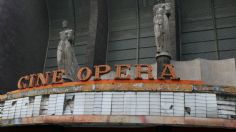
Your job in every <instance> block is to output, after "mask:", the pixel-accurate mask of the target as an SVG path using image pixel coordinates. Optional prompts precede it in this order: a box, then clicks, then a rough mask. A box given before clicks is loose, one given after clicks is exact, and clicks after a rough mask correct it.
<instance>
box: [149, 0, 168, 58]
mask: <svg viewBox="0 0 236 132" xmlns="http://www.w3.org/2000/svg"><path fill="white" fill-rule="evenodd" d="M153 12H154V18H153V23H154V33H155V42H156V48H157V54H160V53H161V52H167V45H168V44H169V43H170V31H169V16H170V4H169V3H161V4H157V5H155V6H154V7H153Z"/></svg>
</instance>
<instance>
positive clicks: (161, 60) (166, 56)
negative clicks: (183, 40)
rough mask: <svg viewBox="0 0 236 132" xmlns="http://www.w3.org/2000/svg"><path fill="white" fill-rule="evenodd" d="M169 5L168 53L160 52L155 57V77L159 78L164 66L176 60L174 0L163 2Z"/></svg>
mask: <svg viewBox="0 0 236 132" xmlns="http://www.w3.org/2000/svg"><path fill="white" fill-rule="evenodd" d="M165 2H166V3H170V4H171V15H170V17H169V27H170V43H169V44H168V45H167V46H166V47H167V51H168V52H165V51H164V52H161V53H159V54H157V55H156V61H157V76H160V75H161V73H162V70H163V65H164V64H170V60H171V59H173V60H176V47H177V46H176V17H175V0H165Z"/></svg>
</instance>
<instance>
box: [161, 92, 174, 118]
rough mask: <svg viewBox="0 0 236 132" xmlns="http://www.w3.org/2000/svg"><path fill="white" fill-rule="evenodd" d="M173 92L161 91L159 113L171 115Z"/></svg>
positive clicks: (172, 112)
mask: <svg viewBox="0 0 236 132" xmlns="http://www.w3.org/2000/svg"><path fill="white" fill-rule="evenodd" d="M173 101H174V94H173V92H161V115H162V116H173V114H174V102H173Z"/></svg>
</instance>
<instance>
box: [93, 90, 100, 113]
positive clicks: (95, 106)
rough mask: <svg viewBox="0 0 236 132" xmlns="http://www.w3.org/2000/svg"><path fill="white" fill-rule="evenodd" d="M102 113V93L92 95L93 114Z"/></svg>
mask: <svg viewBox="0 0 236 132" xmlns="http://www.w3.org/2000/svg"><path fill="white" fill-rule="evenodd" d="M101 113H102V92H97V93H95V95H94V104H93V114H98V115H100V114H101Z"/></svg>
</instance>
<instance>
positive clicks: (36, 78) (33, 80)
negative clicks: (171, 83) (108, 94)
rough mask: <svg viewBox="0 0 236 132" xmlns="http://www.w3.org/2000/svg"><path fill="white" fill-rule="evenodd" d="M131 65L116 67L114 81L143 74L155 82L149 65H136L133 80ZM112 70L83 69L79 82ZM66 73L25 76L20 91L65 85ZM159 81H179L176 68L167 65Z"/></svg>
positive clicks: (102, 66) (19, 85)
mask: <svg viewBox="0 0 236 132" xmlns="http://www.w3.org/2000/svg"><path fill="white" fill-rule="evenodd" d="M131 66H132V65H131V64H122V65H115V77H114V78H111V80H112V79H114V80H131V79H135V80H142V79H143V78H142V74H147V75H148V80H154V76H153V67H152V66H151V65H149V64H137V65H135V77H134V78H131V75H129V74H127V71H128V70H130V69H131ZM111 70H112V68H111V66H109V65H96V66H94V72H93V70H92V69H90V68H88V67H82V68H80V69H79V70H78V73H77V78H78V81H81V82H86V81H88V80H90V79H91V77H92V76H94V78H93V80H94V81H99V80H101V75H104V74H107V73H109V72H110V71H111ZM65 73H66V71H65V70H63V69H59V70H55V71H52V72H46V73H38V74H31V75H26V76H23V77H21V78H20V79H19V81H18V88H19V89H26V88H33V87H40V86H46V85H50V84H60V83H64V80H63V75H65ZM157 79H158V80H179V78H178V77H177V76H176V74H175V70H174V66H173V65H171V64H165V65H164V67H163V71H162V74H161V76H160V77H157Z"/></svg>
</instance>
